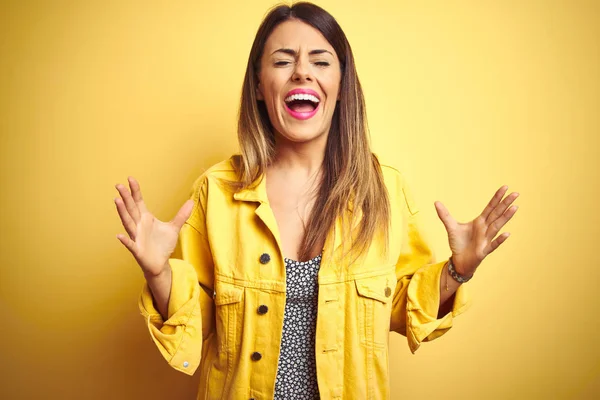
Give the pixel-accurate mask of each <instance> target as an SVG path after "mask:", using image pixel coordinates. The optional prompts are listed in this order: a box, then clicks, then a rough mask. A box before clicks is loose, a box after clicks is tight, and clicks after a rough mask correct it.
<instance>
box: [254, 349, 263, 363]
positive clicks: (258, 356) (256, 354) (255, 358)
mask: <svg viewBox="0 0 600 400" xmlns="http://www.w3.org/2000/svg"><path fill="white" fill-rule="evenodd" d="M261 358H262V354H260V353H259V352H258V351H255V352H254V353H252V361H259V360H260V359H261Z"/></svg>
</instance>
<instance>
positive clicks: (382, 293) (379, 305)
mask: <svg viewBox="0 0 600 400" xmlns="http://www.w3.org/2000/svg"><path fill="white" fill-rule="evenodd" d="M355 283H356V291H357V293H358V322H359V330H360V341H361V343H363V344H366V345H370V346H375V347H387V344H388V338H389V332H390V316H391V307H392V299H393V297H394V289H395V287H396V278H395V274H394V273H390V274H385V275H380V276H373V277H368V278H360V279H355Z"/></svg>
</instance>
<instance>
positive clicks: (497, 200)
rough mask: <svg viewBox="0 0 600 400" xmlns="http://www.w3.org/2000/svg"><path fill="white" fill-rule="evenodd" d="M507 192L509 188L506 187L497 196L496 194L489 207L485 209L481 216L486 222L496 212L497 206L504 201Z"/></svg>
mask: <svg viewBox="0 0 600 400" xmlns="http://www.w3.org/2000/svg"><path fill="white" fill-rule="evenodd" d="M507 190H508V186H506V185H504V186H502V187H501V188H500V189H498V190H497V191H496V194H494V196H493V197H492V199H491V200H490V202H489V203H488V205H487V206H486V207H485V208H484V209H483V211H482V213H481V216H482V217H483V218H484V220H486V219H487V217H488V216H489V215H490V213H491V212H492V211H493V210H494V208H496V206H497V205H498V204H499V203H500V200H502V197H503V196H504V193H506V191H507Z"/></svg>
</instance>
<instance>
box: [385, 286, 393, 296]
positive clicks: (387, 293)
mask: <svg viewBox="0 0 600 400" xmlns="http://www.w3.org/2000/svg"><path fill="white" fill-rule="evenodd" d="M391 295H392V289H390V288H389V287H386V288H385V297H390V296H391Z"/></svg>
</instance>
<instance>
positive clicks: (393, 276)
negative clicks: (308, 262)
mask: <svg viewBox="0 0 600 400" xmlns="http://www.w3.org/2000/svg"><path fill="white" fill-rule="evenodd" d="M382 170H383V175H384V180H385V185H386V187H387V190H388V193H389V199H390V203H391V229H390V235H389V240H390V245H389V251H388V253H387V257H386V258H383V256H382V249H383V247H382V246H383V243H381V239H376V240H374V241H373V242H372V244H371V247H370V249H369V250H368V252H367V253H366V254H365V255H364V256H363V257H361V258H360V259H359V262H356V263H353V264H352V265H350V266H348V265H347V263H346V264H345V263H344V260H343V259H342V258H341V251H340V250H341V246H340V244H341V243H342V238H341V234H340V229H339V228H340V226H341V225H339V224H340V221H339V219H338V222H337V223H336V229H334V230H332V232H333V233H330V234H329V236H328V238H327V239H326V242H325V246H324V249H323V253H322V258H321V267H320V270H319V274H318V286H319V292H318V315H317V331H316V337H315V357H316V363H317V381H318V385H319V391H320V394H321V398H322V399H340V398H344V399H387V398H389V397H390V395H389V382H388V380H389V369H388V365H389V363H388V357H389V354H388V337H389V331H390V330H392V331H396V332H399V333H401V334H402V335H405V336H406V337H407V339H408V345H409V348H410V350H411V351H412V352H413V353H414V352H415V351H416V350H417V349H418V347H419V345H420V344H421V342H425V341H428V340H432V339H435V338H437V337H439V336H441V335H443V334H444V333H445V332H446V331H448V329H450V327H451V326H452V318H453V317H454V316H456V315H458V314H460V313H461V312H462V311H464V310H465V309H466V307H467V304H468V301H467V295H466V293H465V289H464V285H463V286H461V287H460V288H459V289H458V291H457V292H456V295H455V297H454V304H453V307H452V312H450V313H448V314H446V315H445V316H443V317H442V318H439V319H438V318H437V316H438V307H439V301H440V276H441V272H442V268H443V267H444V265H445V262H446V260H444V261H442V262H439V263H434V264H430V263H431V261H432V254H431V251H430V248H429V247H428V246H427V244H426V243H425V242H424V240H423V236H422V232H421V230H420V228H419V226H420V225H419V223H418V218H417V217H418V215H419V214H418V210H417V208H416V206H415V204H414V202H413V199H412V197H411V195H410V192H409V190H408V188H407V186H406V185H405V183H404V181H403V178H402V175H401V174H400V173H399V172H398V171H397V170H396V169H394V168H391V167H389V166H385V165H383V166H382ZM217 178H225V179H230V180H234V179H235V173H234V169H233V166H232V164H231V159H230V160H226V161H223V162H221V163H219V164H217V165H215V166H213V167H211V168H210V169H209V170H207V171H206V172H205V173H204V174H202V176H200V177H199V178H198V179H197V180H196V182H195V183H194V185H193V189H192V198H193V200H194V202H195V206H194V210H193V212H192V215H191V216H190V218H189V219H188V220H187V222H186V223H185V225H184V226H183V228H182V231H181V233H180V243H181V249H182V254H183V260H178V259H170V265H171V269H172V286H171V296H170V299H169V306H168V318H167V320H166V321H163V318H162V317H161V315H160V313H159V312H158V311H157V309H156V308H155V306H154V304H153V299H152V294H151V292H150V290H149V288H148V286H147V284H145V285H144V288H143V290H142V294H141V296H140V300H139V308H140V311H141V313H142V315H143V316H144V318H145V319H146V323H147V325H148V329H149V331H150V336H151V337H152V339H153V340H154V342H155V344H156V346H157V347H158V349H159V350H160V352H161V353H162V355H163V356H164V358H165V359H166V360H167V362H168V363H169V364H170V365H171V366H172V367H173V368H175V369H176V370H179V371H181V372H183V373H186V374H188V375H193V374H194V372H195V371H196V369H197V368H198V367H200V388H199V392H198V399H211V400H212V399H245V400H247V399H256V400H259V399H260V400H263V399H272V398H273V393H274V386H275V377H276V374H277V364H278V357H279V346H280V343H281V333H282V328H283V313H284V309H285V300H286V297H285V289H286V285H285V282H286V280H285V264H284V260H283V255H282V252H281V243H280V239H279V231H278V228H277V222H276V220H275V217H274V215H273V212H272V210H271V208H270V207H269V201H268V198H267V192H266V179H260V182H259V183H258V185H257V186H256V187H254V188H250V189H245V190H241V191H239V192H237V193H232V192H230V191H228V190H227V189H226V188H225V187H224V186H223V185H221V184H220V182H219V181H218V180H217ZM349 211H351V209H350V208H349ZM262 305H265V306H267V307H261V309H260V311H259V307H260V306H262ZM265 309H267V311H266V312H264V311H265Z"/></svg>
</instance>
